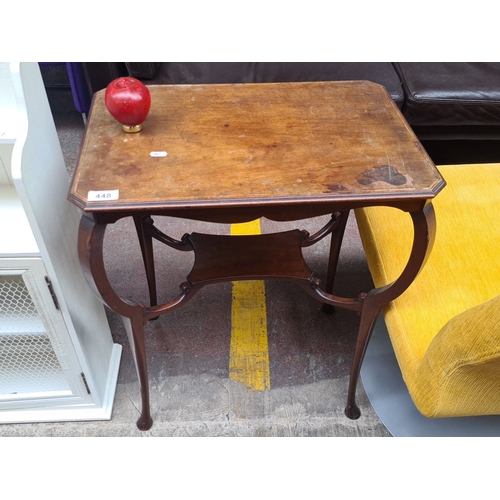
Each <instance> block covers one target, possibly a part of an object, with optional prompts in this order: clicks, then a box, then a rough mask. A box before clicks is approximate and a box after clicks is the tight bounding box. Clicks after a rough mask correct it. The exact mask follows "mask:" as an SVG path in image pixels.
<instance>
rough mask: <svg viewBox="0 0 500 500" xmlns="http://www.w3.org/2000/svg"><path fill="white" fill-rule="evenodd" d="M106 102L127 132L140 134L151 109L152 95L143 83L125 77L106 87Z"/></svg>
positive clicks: (109, 109) (112, 114)
mask: <svg viewBox="0 0 500 500" xmlns="http://www.w3.org/2000/svg"><path fill="white" fill-rule="evenodd" d="M104 102H105V104H106V107H107V108H108V111H109V112H110V114H111V116H112V117H113V118H114V119H115V120H116V121H117V122H118V123H121V125H122V127H123V130H124V131H125V132H139V131H140V130H142V123H143V122H144V120H145V119H146V117H147V116H148V113H149V108H150V107H151V94H150V93H149V90H148V88H147V87H146V85H144V84H143V83H142V82H141V81H139V80H137V79H136V78H132V77H130V76H123V77H120V78H117V79H116V80H113V81H112V82H111V83H110V84H109V85H108V86H107V87H106V93H105V95H104Z"/></svg>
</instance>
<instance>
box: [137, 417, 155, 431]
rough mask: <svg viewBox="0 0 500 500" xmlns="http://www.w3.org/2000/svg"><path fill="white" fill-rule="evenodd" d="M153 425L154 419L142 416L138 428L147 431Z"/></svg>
mask: <svg viewBox="0 0 500 500" xmlns="http://www.w3.org/2000/svg"><path fill="white" fill-rule="evenodd" d="M152 425H153V419H152V418H151V416H150V415H141V416H140V417H139V420H137V428H138V429H139V430H140V431H147V430H149V429H151V427H152Z"/></svg>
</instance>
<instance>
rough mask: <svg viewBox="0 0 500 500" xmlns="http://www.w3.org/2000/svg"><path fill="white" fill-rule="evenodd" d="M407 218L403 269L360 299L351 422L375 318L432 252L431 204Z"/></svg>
mask: <svg viewBox="0 0 500 500" xmlns="http://www.w3.org/2000/svg"><path fill="white" fill-rule="evenodd" d="M410 215H411V217H412V220H413V229H414V235H413V246H412V250H411V254H410V257H409V259H408V263H407V264H406V267H405V269H404V270H403V272H402V273H401V276H400V277H399V278H398V279H397V280H396V281H394V282H393V283H391V284H389V285H387V286H385V287H382V288H375V289H373V290H371V291H370V292H369V293H368V294H366V295H365V296H364V298H363V306H362V309H361V321H360V326H359V331H358V338H357V341H356V347H355V351H354V359H353V362H352V367H351V376H350V379H349V389H348V396H347V406H346V408H345V414H346V416H347V417H349V418H351V419H357V418H359V416H360V414H361V412H360V410H359V408H358V406H357V405H356V387H357V383H358V378H359V372H360V369H361V363H362V362H363V357H364V355H365V351H366V347H367V345H368V341H369V340H370V335H371V333H372V331H373V327H374V325H375V321H376V319H377V316H378V314H379V313H380V310H381V309H382V307H383V306H384V305H386V304H388V303H389V302H391V301H392V300H394V299H396V298H397V297H399V296H400V295H401V294H402V293H403V292H404V291H405V290H406V289H407V288H408V287H409V286H410V285H411V283H412V282H413V280H414V279H415V278H416V277H417V276H418V274H419V272H420V271H421V269H422V268H423V266H424V265H425V262H426V260H427V258H428V257H429V255H430V252H431V250H432V245H433V243H434V236H435V231H436V220H435V214H434V208H433V206H432V204H431V203H428V204H427V205H425V206H424V207H422V209H421V210H419V211H418V212H412V213H411V214H410Z"/></svg>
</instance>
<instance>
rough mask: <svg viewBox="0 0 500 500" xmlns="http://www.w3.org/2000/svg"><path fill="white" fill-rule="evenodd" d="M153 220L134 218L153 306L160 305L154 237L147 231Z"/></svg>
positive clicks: (143, 217)
mask: <svg viewBox="0 0 500 500" xmlns="http://www.w3.org/2000/svg"><path fill="white" fill-rule="evenodd" d="M149 220H151V217H149V215H148V216H134V224H135V229H136V231H137V237H138V239H139V245H140V246H141V253H142V260H143V261H144V268H145V270H146V279H147V281H148V289H149V300H150V305H151V306H156V305H158V300H157V294H156V276H155V261H154V257H153V237H152V236H151V233H149V232H148V231H146V230H145V226H144V225H145V224H146V223H147V221H149Z"/></svg>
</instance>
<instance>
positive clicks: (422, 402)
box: [356, 164, 500, 417]
mask: <svg viewBox="0 0 500 500" xmlns="http://www.w3.org/2000/svg"><path fill="white" fill-rule="evenodd" d="M438 168H439V170H440V171H441V173H442V175H443V177H444V178H445V179H446V181H447V186H446V187H445V189H444V190H443V191H442V192H441V193H440V194H439V195H438V196H437V197H436V198H435V200H434V203H433V205H434V209H435V212H436V221H437V228H436V239H435V243H434V247H433V249H432V252H431V255H430V257H429V259H428V261H427V263H426V265H425V267H424V269H423V270H422V271H421V273H420V274H419V276H418V277H417V278H416V280H415V281H414V283H413V284H412V285H411V286H410V287H409V288H408V290H406V292H404V293H403V294H402V295H401V296H400V297H399V298H398V299H396V300H395V301H393V302H392V303H391V304H389V305H387V306H386V307H385V309H384V319H385V322H386V326H387V330H388V332H389V337H390V340H391V343H392V346H393V348H394V353H395V355H396V359H397V361H398V364H399V367H400V369H401V373H402V376H403V379H404V381H405V383H406V385H407V387H408V391H409V393H410V395H411V397H412V400H413V402H414V403H415V406H416V407H417V408H418V410H419V411H420V412H421V413H422V414H423V415H425V416H427V417H456V416H475V415H497V414H500V218H499V215H500V164H482V165H453V166H443V167H438ZM356 219H357V223H358V227H359V232H360V235H361V240H362V242H363V246H364V249H365V252H366V256H367V262H368V267H369V269H370V272H371V274H372V277H373V281H374V283H375V285H376V286H377V287H381V286H384V285H386V284H388V283H390V282H392V281H393V280H394V279H396V278H397V277H398V276H399V275H400V274H401V271H402V270H403V268H404V266H405V264H406V262H407V260H408V256H409V254H410V248H411V244H412V241H413V229H412V223H411V218H410V217H409V215H408V214H405V213H403V212H400V211H399V210H397V209H393V208H387V207H370V208H366V209H358V210H356Z"/></svg>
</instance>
